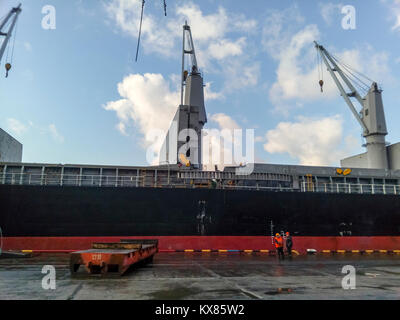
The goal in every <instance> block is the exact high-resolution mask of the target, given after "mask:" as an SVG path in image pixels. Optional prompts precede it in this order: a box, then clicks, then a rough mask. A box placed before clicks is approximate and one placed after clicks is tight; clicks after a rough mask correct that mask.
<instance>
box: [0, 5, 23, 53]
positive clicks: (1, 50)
mask: <svg viewBox="0 0 400 320" xmlns="http://www.w3.org/2000/svg"><path fill="white" fill-rule="evenodd" d="M21 11H22V9H21V4H19V5H18V7H16V8H12V9H11V10H10V12H9V13H8V14H7V16H6V17H5V18H4V20H3V21H2V22H1V24H0V36H2V37H5V39H4V40H3V43H2V45H1V47H0V61H2V59H3V55H4V52H5V50H6V48H7V44H8V41H9V40H10V37H11V35H12V32H13V30H14V27H15V24H16V23H17V19H18V15H19V14H20V13H21ZM11 18H12V19H13V20H12V22H11V25H10V27H9V28H8V30H7V32H4V31H3V29H4V27H5V26H6V24H7V22H8V21H9V20H10V19H11Z"/></svg>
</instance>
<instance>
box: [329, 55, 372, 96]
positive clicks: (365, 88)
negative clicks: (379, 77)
mask: <svg viewBox="0 0 400 320" xmlns="http://www.w3.org/2000/svg"><path fill="white" fill-rule="evenodd" d="M333 59H334V60H335V61H336V62H337V63H338V64H340V65H341V66H342V67H343V68H344V69H345V70H346V71H347V72H348V73H349V74H351V76H352V77H353V82H354V83H355V84H357V86H358V87H359V88H361V90H362V91H363V93H366V92H368V91H369V87H370V85H371V84H368V83H366V82H365V81H369V82H370V83H373V82H375V81H374V80H372V79H370V78H368V77H367V76H366V75H365V74H363V73H361V72H359V71H357V70H355V69H354V68H352V67H350V66H349V65H347V64H345V63H343V62H341V61H339V60H338V59H337V58H336V57H334V56H333ZM357 75H359V76H360V77H362V78H363V79H364V81H363V80H362V79H361V78H360V77H358V76H357Z"/></svg>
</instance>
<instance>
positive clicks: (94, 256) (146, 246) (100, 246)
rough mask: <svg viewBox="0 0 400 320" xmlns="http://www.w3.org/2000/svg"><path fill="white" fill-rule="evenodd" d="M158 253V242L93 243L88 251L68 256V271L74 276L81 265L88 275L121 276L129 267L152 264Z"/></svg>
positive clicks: (123, 241)
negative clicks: (113, 274)
mask: <svg viewBox="0 0 400 320" xmlns="http://www.w3.org/2000/svg"><path fill="white" fill-rule="evenodd" d="M157 252H158V240H121V242H113V243H93V244H92V248H91V249H89V250H83V251H76V252H72V253H71V254H70V271H71V274H72V275H74V274H76V273H77V272H78V270H79V267H80V266H81V265H83V266H84V267H85V269H86V271H87V272H88V273H89V274H102V275H106V274H107V273H117V274H119V275H123V274H124V273H125V272H126V271H127V270H128V269H129V268H130V267H131V266H133V265H135V264H139V263H148V262H152V261H153V258H154V255H155V254H156V253H157Z"/></svg>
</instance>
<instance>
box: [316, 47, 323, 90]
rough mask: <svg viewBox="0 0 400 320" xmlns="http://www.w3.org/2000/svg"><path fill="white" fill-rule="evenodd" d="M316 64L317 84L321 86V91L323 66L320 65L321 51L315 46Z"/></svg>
mask: <svg viewBox="0 0 400 320" xmlns="http://www.w3.org/2000/svg"><path fill="white" fill-rule="evenodd" d="M317 66H318V80H319V81H318V83H319V86H320V87H321V93H322V92H324V90H323V86H324V68H323V65H322V53H321V51H320V50H319V49H318V48H317Z"/></svg>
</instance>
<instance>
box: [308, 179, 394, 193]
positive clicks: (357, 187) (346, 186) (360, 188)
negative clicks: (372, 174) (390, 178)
mask: <svg viewBox="0 0 400 320" xmlns="http://www.w3.org/2000/svg"><path fill="white" fill-rule="evenodd" d="M301 191H302V192H322V193H355V194H389V195H390V194H393V195H400V185H394V184H362V183H321V182H319V183H309V182H303V183H302V184H301Z"/></svg>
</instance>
